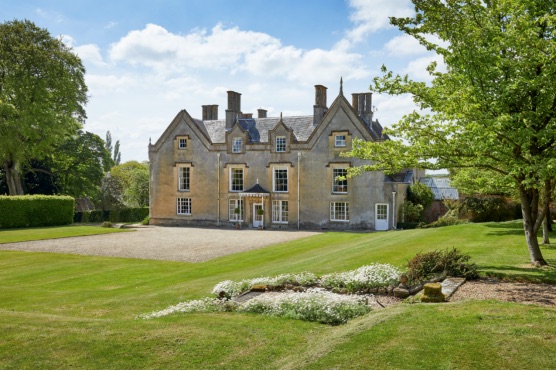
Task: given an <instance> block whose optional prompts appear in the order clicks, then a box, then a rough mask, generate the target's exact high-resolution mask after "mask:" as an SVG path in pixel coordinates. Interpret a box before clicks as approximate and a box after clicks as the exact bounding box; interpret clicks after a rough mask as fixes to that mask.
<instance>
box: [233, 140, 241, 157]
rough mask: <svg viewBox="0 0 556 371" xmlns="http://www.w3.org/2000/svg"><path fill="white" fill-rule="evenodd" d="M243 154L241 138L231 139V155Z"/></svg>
mask: <svg viewBox="0 0 556 371" xmlns="http://www.w3.org/2000/svg"><path fill="white" fill-rule="evenodd" d="M241 152H243V138H238V137H235V138H232V153H241Z"/></svg>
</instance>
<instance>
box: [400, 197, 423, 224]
mask: <svg viewBox="0 0 556 371" xmlns="http://www.w3.org/2000/svg"><path fill="white" fill-rule="evenodd" d="M423 212H424V208H423V205H419V204H414V203H413V202H411V201H405V202H404V203H403V204H402V213H403V214H402V215H403V217H404V220H405V221H406V222H407V223H418V222H420V221H422V220H423Z"/></svg>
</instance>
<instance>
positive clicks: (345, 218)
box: [330, 201, 349, 222]
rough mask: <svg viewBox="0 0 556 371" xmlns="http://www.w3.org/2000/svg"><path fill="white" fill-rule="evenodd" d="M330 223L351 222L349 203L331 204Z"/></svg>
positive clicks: (334, 202) (333, 202)
mask: <svg viewBox="0 0 556 371" xmlns="http://www.w3.org/2000/svg"><path fill="white" fill-rule="evenodd" d="M330 221H333V222H349V202H336V201H332V202H330Z"/></svg>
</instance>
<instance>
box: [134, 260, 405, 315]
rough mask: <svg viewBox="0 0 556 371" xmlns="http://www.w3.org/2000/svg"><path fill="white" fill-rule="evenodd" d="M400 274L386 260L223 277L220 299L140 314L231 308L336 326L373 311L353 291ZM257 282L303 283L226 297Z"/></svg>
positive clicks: (216, 289) (272, 284) (215, 291)
mask: <svg viewBox="0 0 556 371" xmlns="http://www.w3.org/2000/svg"><path fill="white" fill-rule="evenodd" d="M400 274H401V271H400V270H399V269H398V268H396V267H394V266H392V265H390V264H371V265H366V266H363V267H361V268H358V269H355V270H352V271H348V272H341V273H332V274H326V275H324V276H322V277H320V278H319V277H317V276H316V275H315V274H313V273H310V272H304V273H295V274H281V275H279V276H275V277H257V278H252V279H246V280H242V281H239V282H234V281H231V280H226V281H222V282H220V283H218V284H217V285H216V286H214V288H213V289H212V293H213V294H215V295H217V296H218V298H204V299H199V300H191V301H187V302H182V303H179V304H176V305H172V306H170V307H168V308H166V309H164V310H161V311H155V312H152V313H149V314H144V315H141V316H139V318H142V319H149V318H157V317H162V316H166V315H169V314H172V313H192V312H232V311H235V312H247V313H261V314H266V315H270V316H279V317H286V318H291V319H301V320H305V321H314V322H320V323H325V324H331V325H339V324H342V323H346V322H347V321H348V320H350V319H352V318H355V317H357V316H361V315H363V314H366V313H368V312H369V311H370V310H371V308H370V306H368V305H367V300H368V298H369V296H362V295H352V294H355V293H362V292H364V291H365V290H368V289H371V288H380V287H386V286H394V285H395V284H396V283H397V281H398V277H399V275H400ZM255 285H265V286H267V287H268V288H271V289H278V288H279V289H281V290H283V289H284V288H285V287H287V286H290V285H291V286H302V287H303V290H302V291H303V292H294V291H283V292H275V293H272V295H260V296H257V297H255V298H253V299H250V300H248V301H246V302H244V303H238V302H236V301H234V300H230V299H233V298H235V297H237V296H239V295H241V294H242V293H244V292H246V291H248V290H250V289H251V288H252V287H253V286H255ZM330 290H341V291H346V292H349V293H350V295H339V294H336V293H333V292H331V291H330Z"/></svg>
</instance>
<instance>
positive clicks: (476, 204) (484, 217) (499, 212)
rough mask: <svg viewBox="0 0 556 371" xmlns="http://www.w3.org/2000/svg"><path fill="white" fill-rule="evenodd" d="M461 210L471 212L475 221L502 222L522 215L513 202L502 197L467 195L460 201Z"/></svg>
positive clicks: (465, 212) (471, 217) (466, 212)
mask: <svg viewBox="0 0 556 371" xmlns="http://www.w3.org/2000/svg"><path fill="white" fill-rule="evenodd" d="M460 212H461V213H464V214H469V215H470V219H471V221H472V222H474V223H482V222H502V221H507V220H513V219H516V218H519V215H520V214H519V212H516V208H515V206H514V205H513V204H511V203H509V202H506V200H504V199H503V198H500V197H467V198H466V199H464V200H463V201H461V203H460Z"/></svg>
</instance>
